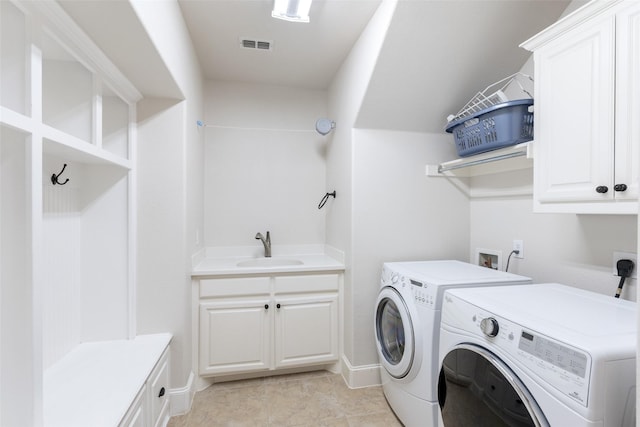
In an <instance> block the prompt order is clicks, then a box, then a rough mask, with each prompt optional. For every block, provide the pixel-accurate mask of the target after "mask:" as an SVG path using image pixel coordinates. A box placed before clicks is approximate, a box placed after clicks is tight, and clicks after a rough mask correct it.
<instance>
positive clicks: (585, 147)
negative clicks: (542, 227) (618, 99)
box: [534, 16, 615, 203]
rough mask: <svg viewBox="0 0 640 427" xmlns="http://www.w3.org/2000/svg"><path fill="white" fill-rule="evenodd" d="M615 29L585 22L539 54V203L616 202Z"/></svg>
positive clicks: (606, 20) (603, 20)
mask: <svg viewBox="0 0 640 427" xmlns="http://www.w3.org/2000/svg"><path fill="white" fill-rule="evenodd" d="M614 24H615V20H614V17H613V16H607V17H600V18H598V19H596V20H593V21H588V22H585V23H583V24H581V25H580V26H578V27H576V28H574V29H573V30H571V31H569V32H568V33H566V34H564V35H563V36H562V37H559V38H557V39H556V40H553V41H551V42H549V43H548V44H547V45H545V46H544V47H542V48H540V49H539V50H537V51H536V52H535V61H536V109H535V114H536V119H535V143H534V149H535V161H534V177H535V178H534V179H535V183H534V185H535V190H534V191H535V197H536V200H537V201H538V202H543V203H544V202H584V201H603V200H610V199H612V198H613V194H614V191H613V188H612V187H613V172H614V169H613V161H614V157H613V156H614V148H613V147H614V145H613V144H614V133H613V132H614V101H613V100H614V71H615V67H614V60H615V58H614V43H615V34H614V30H615V25H614ZM597 187H607V191H606V192H598V191H596V188H597Z"/></svg>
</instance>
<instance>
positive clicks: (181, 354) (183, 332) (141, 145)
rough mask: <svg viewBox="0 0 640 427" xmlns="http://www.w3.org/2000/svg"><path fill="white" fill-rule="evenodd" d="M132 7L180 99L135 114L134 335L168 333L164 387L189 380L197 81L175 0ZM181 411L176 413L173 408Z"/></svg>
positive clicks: (198, 210) (198, 185) (198, 192)
mask: <svg viewBox="0 0 640 427" xmlns="http://www.w3.org/2000/svg"><path fill="white" fill-rule="evenodd" d="M132 6H133V8H134V10H135V11H136V13H137V15H138V18H139V19H140V22H141V23H142V24H143V26H144V27H145V29H146V31H147V32H148V34H149V37H150V38H151V40H152V41H153V43H154V45H155V47H156V49H157V51H158V53H159V54H160V56H161V57H162V59H163V60H164V62H165V64H166V66H167V68H168V69H169V71H170V72H171V75H172V77H173V79H174V80H175V82H176V83H177V85H178V86H179V88H180V90H181V91H182V93H183V95H184V100H170V99H148V100H144V101H143V102H142V103H141V104H140V105H139V108H138V120H139V125H138V163H137V164H138V168H137V174H138V177H137V178H138V186H137V188H138V254H137V256H138V263H137V265H138V271H137V273H138V289H137V332H138V333H139V334H144V333H157V332H171V333H172V334H173V340H172V342H171V349H172V351H171V369H170V371H171V387H172V388H174V389H175V388H181V387H184V386H185V385H187V384H188V380H189V377H190V374H191V368H192V366H191V356H192V351H191V348H192V346H191V286H190V284H191V278H190V271H191V256H192V254H193V253H194V252H196V251H197V250H198V249H199V248H200V247H202V242H201V240H200V242H198V241H197V239H196V237H197V236H198V235H200V234H201V233H202V229H203V213H202V206H203V204H202V199H203V178H202V176H203V162H202V158H203V154H202V153H203V147H204V145H203V137H202V135H201V134H200V133H198V130H197V128H196V126H195V123H196V121H197V120H200V119H201V118H202V115H203V108H202V106H203V88H202V76H201V74H200V66H199V63H198V59H197V56H196V54H195V51H194V49H193V45H192V43H191V39H190V36H189V31H188V29H187V27H186V25H185V23H184V20H183V19H182V13H181V11H180V6H179V5H178V3H177V1H175V0H158V1H154V2H148V1H144V0H133V1H132ZM182 409H186V408H180V410H182Z"/></svg>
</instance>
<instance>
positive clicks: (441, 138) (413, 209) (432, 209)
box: [350, 130, 469, 366]
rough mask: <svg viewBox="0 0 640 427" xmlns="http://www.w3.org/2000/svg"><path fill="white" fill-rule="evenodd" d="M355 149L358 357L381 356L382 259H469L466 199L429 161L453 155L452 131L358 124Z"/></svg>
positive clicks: (357, 360) (363, 361)
mask: <svg viewBox="0 0 640 427" xmlns="http://www.w3.org/2000/svg"><path fill="white" fill-rule="evenodd" d="M353 144H354V149H353V265H352V269H353V275H352V276H353V307H352V314H351V315H352V316H353V317H354V319H353V325H354V327H353V331H354V332H353V336H352V337H350V339H352V340H353V342H352V344H353V358H352V359H351V363H352V364H353V365H355V366H363V365H370V364H377V363H378V356H377V352H376V348H375V336H374V332H373V313H374V309H375V301H376V298H377V296H378V291H379V287H380V273H381V270H382V263H383V262H386V261H412V260H425V259H459V260H462V261H464V260H466V259H467V257H468V245H469V237H468V236H469V202H468V200H467V197H466V195H465V194H463V193H462V192H461V191H459V190H458V189H457V188H456V187H455V186H454V185H453V184H452V183H451V182H450V181H448V180H446V179H443V178H429V177H427V176H426V175H425V165H427V164H437V163H440V162H442V161H444V160H446V159H451V158H452V156H453V155H454V153H455V148H454V146H453V143H452V141H451V136H450V135H446V134H445V135H443V134H424V133H415V132H394V131H379V130H355V131H354V141H353Z"/></svg>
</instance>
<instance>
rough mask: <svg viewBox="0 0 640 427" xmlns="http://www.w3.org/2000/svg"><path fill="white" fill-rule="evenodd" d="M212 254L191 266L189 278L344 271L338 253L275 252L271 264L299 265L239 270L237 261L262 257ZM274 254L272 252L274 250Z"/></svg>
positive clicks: (241, 268) (256, 266) (264, 266)
mask: <svg viewBox="0 0 640 427" xmlns="http://www.w3.org/2000/svg"><path fill="white" fill-rule="evenodd" d="M212 252H213V253H212ZM212 252H210V251H207V254H206V255H204V256H201V257H200V259H199V260H198V262H196V263H194V267H193V270H192V271H191V277H194V278H198V277H211V276H230V275H235V276H243V275H255V274H277V273H308V272H316V271H317V272H322V271H344V268H345V267H344V263H343V262H342V261H340V260H339V259H338V258H340V253H336V254H335V255H334V254H331V255H330V254H328V253H325V252H317V253H309V251H308V250H302V251H299V252H298V253H295V252H294V251H286V252H284V251H278V252H280V253H276V254H274V255H273V256H272V257H271V259H272V260H273V261H274V262H277V260H278V259H281V260H283V261H288V260H299V261H302V264H297V265H252V266H244V267H239V266H238V263H239V262H243V261H249V260H255V259H264V257H260V256H251V255H243V254H241V253H238V254H237V255H235V254H234V255H233V256H220V252H221V251H218V250H216V251H212ZM236 252H237V251H236ZM274 252H276V251H275V250H274ZM327 252H330V251H327Z"/></svg>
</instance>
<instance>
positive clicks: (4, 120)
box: [0, 107, 131, 170]
mask: <svg viewBox="0 0 640 427" xmlns="http://www.w3.org/2000/svg"><path fill="white" fill-rule="evenodd" d="M0 126H6V127H8V128H12V129H15V130H18V131H20V132H23V133H25V134H35V133H38V134H40V135H42V137H43V139H44V144H43V147H44V148H43V150H44V154H50V155H55V156H57V157H61V158H66V159H68V160H69V161H75V162H79V163H87V164H100V165H109V166H116V167H118V168H122V169H126V170H130V169H131V161H130V160H129V159H125V158H122V157H119V156H117V155H115V154H113V153H111V152H109V151H107V150H104V149H102V148H98V147H96V146H95V145H93V144H91V143H89V142H87V141H84V140H82V139H80V138H77V137H75V136H72V135H69V134H68V133H65V132H63V131H61V130H58V129H56V128H53V127H51V126H48V125H45V124H39V123H36V122H35V121H34V120H33V119H32V118H31V117H28V116H25V115H23V114H20V113H16V112H15V111H13V110H11V109H9V108H6V107H0ZM36 128H37V129H36Z"/></svg>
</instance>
